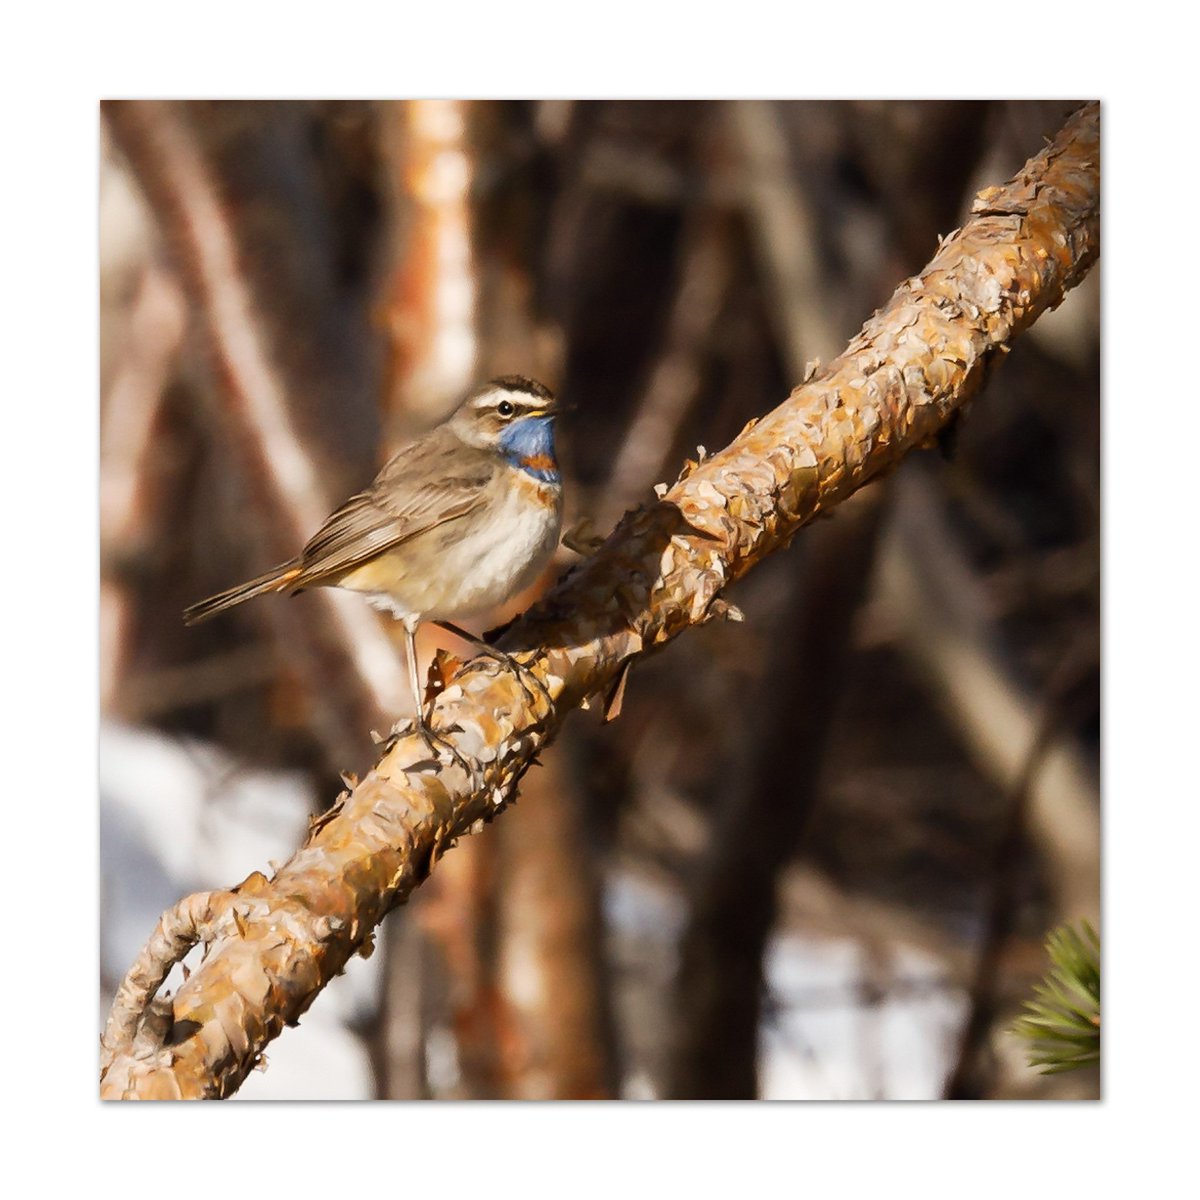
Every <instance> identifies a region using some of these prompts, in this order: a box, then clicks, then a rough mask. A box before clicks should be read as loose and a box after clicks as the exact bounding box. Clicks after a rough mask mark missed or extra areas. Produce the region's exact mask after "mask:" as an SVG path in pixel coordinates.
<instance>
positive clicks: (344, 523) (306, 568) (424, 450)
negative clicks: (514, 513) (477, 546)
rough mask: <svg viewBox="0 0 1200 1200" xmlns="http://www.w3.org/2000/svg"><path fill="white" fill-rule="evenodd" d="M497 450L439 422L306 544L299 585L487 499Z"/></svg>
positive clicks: (349, 567)
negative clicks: (480, 446)
mask: <svg viewBox="0 0 1200 1200" xmlns="http://www.w3.org/2000/svg"><path fill="white" fill-rule="evenodd" d="M494 471H495V464H494V463H493V461H492V459H491V456H490V455H488V454H485V453H484V452H482V451H479V450H475V449H473V448H471V447H469V446H466V445H464V444H463V443H462V442H460V441H459V440H458V439H457V438H456V437H454V436H453V435H452V434H448V433H446V432H445V431H444V430H443V429H440V428H439V429H436V430H434V431H433V433H431V434H430V435H428V436H427V437H425V438H422V439H421V440H420V441H418V442H414V443H413V444H412V445H411V446H408V447H406V448H405V449H404V450H401V451H400V453H399V454H397V455H396V456H395V457H394V458H392V459H390V460H389V462H388V463H387V465H386V466H385V467H384V468H383V470H382V471H380V472H379V475H378V476H377V477H376V479H375V482H374V483H372V484H371V486H370V487H369V488H368V489H367V490H366V491H365V492H359V493H358V494H357V495H354V496H351V497H350V499H349V500H347V501H346V503H345V504H343V505H342V506H341V507H340V508H339V509H337V510H336V511H335V512H333V513H332V514H330V516H329V518H328V520H326V522H325V524H324V525H322V526H321V528H320V529H318V530H317V532H316V533H315V534H314V535H313V536H312V537H311V538H310V539H309V541H308V543H307V544H306V545H305V547H304V549H303V550H302V551H301V552H300V559H299V563H300V567H301V571H300V574H299V575H297V576H296V578H295V580H294V582H293V583H292V586H293V587H294V588H304V587H311V586H312V585H313V584H318V583H325V582H328V581H330V580H331V579H335V578H339V577H341V576H342V575H345V574H346V573H348V572H349V571H353V570H355V569H356V568H358V567H361V566H362V565H363V564H364V563H367V562H370V561H371V559H373V558H376V557H378V556H379V555H380V554H384V553H386V552H387V551H389V550H392V549H394V548H395V547H397V546H399V545H402V544H403V543H404V542H407V541H409V540H410V539H411V538H414V537H417V536H418V535H419V534H422V533H425V532H426V531H427V530H430V529H433V528H435V527H436V526H438V525H444V524H445V523H446V522H447V521H455V520H458V519H459V518H460V517H464V516H466V514H467V513H469V512H471V511H472V510H473V509H474V508H476V507H478V505H480V504H482V503H483V499H484V494H485V490H486V488H487V485H488V483H489V482H490V480H491V479H492V475H493V472H494Z"/></svg>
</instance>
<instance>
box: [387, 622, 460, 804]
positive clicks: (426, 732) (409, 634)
mask: <svg viewBox="0 0 1200 1200" xmlns="http://www.w3.org/2000/svg"><path fill="white" fill-rule="evenodd" d="M401 623H402V624H403V626H404V638H405V643H406V648H407V650H408V677H409V682H410V683H411V684H412V693H413V707H414V709H415V710H416V717H417V729H418V730H420V732H421V736H422V737H423V738H424V739H425V741H426V742H427V743H428V744H429V748H430V750H433V752H434V755H435V757H436V755H437V750H436V748H435V746H434V743H435V742H440V743H441V744H442V745H443V746H445V747H446V749H447V750H449V751H450V753H451V754H452V755H453V756H454V757H455V758H456V759H458V765H459V766H460V767H462V769H463V770H464V771H466V773H467V774H468V775H469V776H471V778H472V779H474V780H476V781H478V779H479V772H478V769H477V768H475V767H472V766H471V764H470V763H468V762H467V760H466V759H465V758H463V756H462V755H461V754H460V753H459V751H458V747H457V746H455V745H454V743H453V742H451V741H450V740H449V739H447V738H444V737H442V735H441V734H439V733H435V732H434V731H433V727H432V726H431V725H430V724H429V721H428V720H427V718H426V716H425V705H424V696H425V692H424V689H423V688H422V687H421V679H420V675H419V673H418V671H417V624H418V622H416V621H413V622H411V623H410V621H409V620H408V618H405V619H404V620H403V621H402V622H401Z"/></svg>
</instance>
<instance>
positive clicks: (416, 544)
mask: <svg viewBox="0 0 1200 1200" xmlns="http://www.w3.org/2000/svg"><path fill="white" fill-rule="evenodd" d="M514 475H516V476H518V477H517V478H516V479H513V478H511V477H510V478H509V479H508V480H506V481H505V482H506V483H507V486H506V487H501V488H498V491H497V498H496V501H495V503H494V504H493V505H489V506H488V510H489V515H488V516H487V517H486V518H485V517H482V516H481V515H480V512H479V511H476V512H473V513H468V514H467V515H466V516H465V517H463V518H462V520H461V521H450V522H448V523H447V524H446V525H443V526H440V527H439V528H438V529H436V530H431V531H430V533H429V534H426V535H422V536H421V537H419V538H416V539H414V540H413V541H412V542H409V543H407V544H406V545H404V546H400V547H398V548H397V549H396V550H395V551H393V552H392V554H391V555H387V556H384V557H385V558H387V559H389V560H392V561H394V562H395V564H396V568H397V569H396V570H395V571H394V572H393V571H388V575H389V577H390V578H389V581H388V586H387V588H386V590H384V589H378V590H377V589H375V588H372V589H370V590H367V589H366V588H364V587H362V586H361V584H360V585H359V586H357V587H355V584H353V583H352V584H350V586H352V587H355V590H363V591H367V598H368V599H369V600H370V601H371V603H372V604H374V605H375V607H377V608H381V609H384V610H385V611H387V612H391V613H392V614H393V616H396V617H406V616H416V617H419V618H420V619H422V620H426V619H432V620H439V619H443V620H451V619H453V618H455V617H467V616H471V615H473V614H475V613H479V612H483V611H484V610H485V609H489V608H492V607H494V606H495V605H497V604H501V603H503V602H504V601H505V600H507V599H508V598H509V597H510V596H512V595H514V594H515V593H516V592H519V591H520V590H521V589H522V588H524V587H527V586H528V585H529V584H530V583H532V582H533V580H534V579H535V578H536V577H537V575H538V572H539V571H540V570H541V569H542V567H544V566H545V564H546V562H547V561H548V560H549V558H550V556H551V555H552V554H553V553H554V551H555V549H556V547H557V546H558V538H559V532H560V529H561V525H562V495H561V489H560V488H558V487H554V486H550V485H546V484H541V483H538V482H537V481H536V480H534V479H532V478H531V477H530V476H529V475H527V474H525V473H524V472H516V471H514ZM381 565H382V564H381ZM345 582H346V583H349V582H350V581H349V580H347V581H345ZM356 582H357V581H356ZM363 582H365V580H364V581H363Z"/></svg>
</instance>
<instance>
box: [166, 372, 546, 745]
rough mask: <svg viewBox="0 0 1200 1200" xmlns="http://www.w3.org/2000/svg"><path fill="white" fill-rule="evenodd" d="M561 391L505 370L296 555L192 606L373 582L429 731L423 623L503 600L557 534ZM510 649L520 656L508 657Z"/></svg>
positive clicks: (209, 609) (369, 592) (205, 613)
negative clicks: (399, 629)
mask: <svg viewBox="0 0 1200 1200" xmlns="http://www.w3.org/2000/svg"><path fill="white" fill-rule="evenodd" d="M557 411H558V405H557V402H556V401H555V398H554V395H553V393H551V392H550V390H549V389H548V388H546V387H543V386H542V384H540V383H537V382H536V381H535V380H532V379H526V378H525V377H523V376H520V375H505V376H502V377H501V378H499V379H493V380H491V381H490V382H489V383H485V384H484V385H483V386H482V387H480V388H478V389H476V390H475V391H474V392H472V393H471V395H469V396H468V397H467V398H466V400H464V401H463V402H462V404H461V405H459V407H458V408H457V409H456V410H455V411H454V412H453V413H452V414H451V416H450V417H448V418H447V419H446V420H445V421H443V422H442V424H440V425H438V426H437V427H436V428H434V429H431V430H430V431H429V432H428V433H427V434H425V435H424V436H423V437H421V438H420V439H418V440H417V441H415V442H413V443H412V444H411V445H409V446H406V447H405V448H404V449H403V450H401V451H400V452H399V453H398V454H396V455H395V456H393V457H392V458H391V459H390V460H389V461H388V462H387V463H386V465H385V466H384V467H383V469H382V470H381V471H380V472H379V474H378V475H377V476H376V477H375V481H374V482H373V483H372V484H371V486H370V487H368V488H367V489H366V491H363V492H359V493H358V494H357V495H354V496H351V497H350V499H349V500H347V501H346V503H345V504H343V505H342V506H341V507H340V508H338V509H337V510H336V511H335V512H333V513H332V514H331V515H330V516H329V518H328V519H327V520H326V521H325V523H324V525H322V526H321V528H320V529H318V530H317V532H316V533H315V534H313V536H312V537H311V538H310V539H309V541H308V543H307V544H306V545H305V547H304V549H303V550H301V551H300V553H299V554H298V555H297V556H296V557H295V558H293V559H290V560H289V561H288V562H285V563H282V564H281V565H279V566H278V567H275V568H273V569H272V570H270V571H268V572H267V573H266V574H265V575H260V576H258V578H257V579H251V580H248V581H247V582H246V583H240V584H238V585H237V586H236V587H231V588H229V589H228V590H227V591H224V592H220V593H218V594H217V595H215V596H212V597H210V598H209V599H207V600H201V601H200V602H199V603H198V604H193V605H192V606H191V607H190V608H188V609H186V610H185V611H184V614H183V619H184V621H186V622H187V624H189V625H194V624H196V623H197V622H199V621H204V620H207V619H208V618H209V617H212V616H215V615H216V614H217V613H220V612H224V611H225V610H226V609H227V608H232V607H233V606H234V605H235V604H241V603H242V601H243V600H251V599H253V598H254V597H255V596H262V595H264V594H266V593H268V592H288V593H291V594H295V593H296V592H300V591H303V590H304V589H305V588H310V587H341V588H348V589H349V590H350V591H354V592H361V593H363V594H364V595H365V596H366V598H367V600H368V601H370V602H371V603H372V604H373V605H374V606H375V607H376V608H380V609H383V610H384V611H387V612H390V613H391V614H392V615H393V616H394V617H396V618H397V619H398V620H400V621H401V622H402V623H403V625H404V632H405V636H406V639H407V650H408V665H409V675H410V681H411V683H412V689H413V700H414V704H415V706H416V715H417V723H418V726H419V727H420V728H421V729H422V730H423V731H424V732H426V733H428V732H429V729H428V726H427V725H426V723H425V716H424V711H423V708H422V704H421V696H422V692H421V687H420V682H419V680H418V677H417V658H416V631H417V626H418V625H420V623H421V622H422V621H429V620H432V621H436V622H438V623H439V624H442V625H444V626H445V627H446V628H449V629H451V630H453V632H455V633H458V634H460V635H463V636H466V637H469V638H470V640H472V641H474V642H476V643H477V644H478V645H480V646H481V647H482V648H483V649H484V650H485V651H487V652H488V653H490V654H493V655H494V656H496V657H500V658H504V659H507V655H502V654H500V652H499V651H495V650H494V649H493V648H492V647H489V646H487V645H485V644H484V643H482V642H479V640H478V639H476V638H474V637H472V636H471V635H469V634H463V631H462V630H460V629H458V628H457V626H455V625H452V624H451V623H450V622H451V620H452V619H453V618H456V617H465V616H469V615H471V614H473V613H478V612H482V611H483V610H485V609H488V608H491V607H492V606H493V605H496V604H500V603H501V602H503V601H504V600H507V599H508V598H509V597H510V596H512V595H514V594H515V593H516V592H518V591H520V590H521V588H523V587H525V586H527V585H528V584H529V583H531V582H532V581H533V580H534V578H535V577H536V576H537V574H538V571H539V570H540V569H541V568H542V566H544V565H545V563H546V562H547V560H548V559H549V558H550V556H551V555H552V554H553V553H554V550H555V548H556V547H557V545H558V538H559V530H560V528H561V525H562V476H561V475H560V474H559V470H558V462H557V460H556V458H555V453H554V418H555V415H556V413H557ZM509 661H511V660H509Z"/></svg>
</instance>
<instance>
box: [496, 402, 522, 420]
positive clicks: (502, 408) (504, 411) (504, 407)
mask: <svg viewBox="0 0 1200 1200" xmlns="http://www.w3.org/2000/svg"><path fill="white" fill-rule="evenodd" d="M496 411H497V412H498V413H499V414H500V415H501V416H502V417H511V416H512V415H513V413H515V412H516V411H517V410H516V409H515V408H513V406H512V403H511V402H510V401H508V400H501V401H500V403H499V404H497V405H496Z"/></svg>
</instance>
